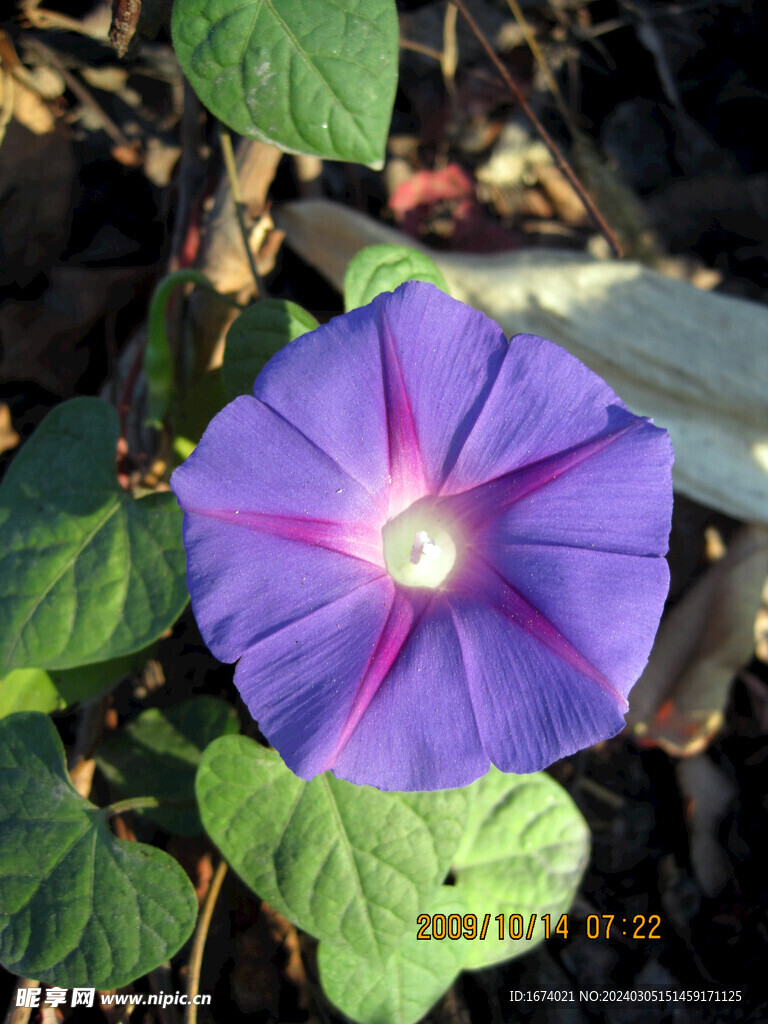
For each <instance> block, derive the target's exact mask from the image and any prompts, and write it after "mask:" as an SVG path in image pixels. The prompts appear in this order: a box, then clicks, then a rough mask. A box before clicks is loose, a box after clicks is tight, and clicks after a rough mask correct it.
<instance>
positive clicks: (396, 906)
mask: <svg viewBox="0 0 768 1024" xmlns="http://www.w3.org/2000/svg"><path fill="white" fill-rule="evenodd" d="M428 796H429V795H428V794H423V797H424V799H423V800H422V801H421V802H420V803H415V802H411V803H410V804H409V802H408V800H404V799H403V798H402V797H401V795H400V794H397V793H381V792H380V791H379V790H376V789H371V788H369V787H368V786H354V785H352V784H351V783H349V782H343V781H340V780H339V779H335V778H334V777H333V776H332V775H329V774H325V775H320V776H317V777H316V778H314V779H313V780H312V781H311V782H303V781H302V780H301V779H299V778H297V777H296V776H295V775H293V773H292V772H290V771H289V770H288V769H287V768H286V767H285V765H284V764H283V763H282V761H281V760H280V758H279V757H278V755H277V754H276V753H275V751H272V750H266V749H264V748H263V747H260V746H258V745H257V744H256V743H254V742H253V741H252V740H249V739H246V738H245V737H242V736H225V737H222V738H221V739H219V740H215V741H214V742H213V743H212V744H211V745H210V746H209V747H208V749H207V750H206V752H205V754H204V755H203V760H202V763H201V765H200V769H199V770H198V773H197V798H198V802H199V805H200V816H201V817H202V819H203V824H204V826H205V828H206V831H207V832H208V834H209V835H210V836H211V838H212V839H213V841H214V842H215V843H216V844H217V846H218V847H219V848H220V850H221V852H222V853H223V854H224V856H225V857H226V858H227V860H228V861H229V863H230V864H231V865H232V866H233V867H234V869H235V870H236V871H237V872H238V874H239V875H240V877H241V878H242V879H243V881H244V882H245V883H246V884H247V885H249V886H250V887H251V888H252V889H253V890H254V891H255V892H257V893H258V895H259V896H261V897H262V898H263V899H266V900H267V901H268V902H269V903H271V904H272V905H273V906H274V907H275V909H276V910H278V911H279V912H280V913H281V914H284V915H285V916H286V917H288V918H290V919H291V920H292V921H293V922H295V923H296V924H297V925H298V926H299V927H301V928H303V929H304V930H305V931H307V932H309V933H310V934H311V935H315V936H316V937H317V938H320V939H327V940H328V941H329V942H332V943H335V944H336V945H341V946H346V947H347V948H348V949H351V950H353V951H354V952H355V954H356V955H358V956H365V955H368V954H376V955H383V954H384V953H385V952H386V951H387V950H389V949H392V948H393V947H394V946H395V945H397V943H398V942H399V940H400V938H401V937H402V936H403V935H405V934H406V933H407V932H408V931H409V929H412V928H413V924H414V921H415V920H416V914H417V913H418V912H419V910H420V909H421V908H422V907H423V906H424V903H425V901H426V899H427V897H429V896H431V895H432V893H433V892H434V890H435V889H436V888H437V886H438V885H439V884H440V882H441V881H442V876H443V864H444V863H445V861H446V859H449V858H450V854H451V853H452V852H453V850H452V849H451V848H449V849H448V850H445V849H443V850H441V851H440V854H439V855H438V852H437V850H436V849H435V840H436V839H437V838H438V837H441V839H442V841H443V842H444V843H447V842H448V841H449V840H450V838H451V837H458V835H459V833H460V823H461V821H462V819H463V817H464V814H465V810H466V805H465V797H464V794H463V793H462V792H461V791H457V790H453V791H450V792H444V793H440V794H436V795H435V800H434V804H432V805H430V802H429V799H428Z"/></svg>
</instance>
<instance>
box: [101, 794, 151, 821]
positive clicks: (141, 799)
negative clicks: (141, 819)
mask: <svg viewBox="0 0 768 1024" xmlns="http://www.w3.org/2000/svg"><path fill="white" fill-rule="evenodd" d="M159 806H160V801H159V800H158V799H157V797H156V796H131V797H128V799H127V800H118V801H117V802H116V803H114V804H109V805H108V806H107V807H102V809H101V813H102V814H103V816H104V817H105V818H113V817H114V816H115V815H116V814H123V813H124V812H125V811H140V810H143V809H144V808H145V807H159Z"/></svg>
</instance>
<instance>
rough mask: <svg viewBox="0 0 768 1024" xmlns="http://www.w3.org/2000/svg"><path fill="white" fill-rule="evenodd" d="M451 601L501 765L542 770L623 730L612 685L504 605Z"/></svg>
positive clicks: (480, 718)
mask: <svg viewBox="0 0 768 1024" xmlns="http://www.w3.org/2000/svg"><path fill="white" fill-rule="evenodd" d="M452 605H453V606H454V609H455V610H454V619H455V624H456V630H457V632H458V635H459V638H460V641H461V650H462V656H463V659H464V665H465V670H466V677H467V680H468V685H469V692H470V694H471V699H472V704H473V707H474V718H475V721H476V722H477V727H478V729H479V730H480V735H481V737H482V743H483V746H484V748H485V751H486V753H487V754H488V756H489V757H490V759H491V760H492V761H493V763H494V764H495V765H496V766H497V767H498V768H500V769H501V770H502V771H505V772H519V773H526V772H535V771H540V770H541V769H542V768H546V767H547V766H548V765H550V764H552V762H553V761H557V760H558V759H559V758H561V757H564V756H566V755H567V754H572V753H574V752H575V751H576V750H580V749H581V748H582V747H587V746H589V745H590V744H592V743H595V742H597V741H598V740H603V739H607V738H608V737H609V736H614V735H616V733H618V732H620V731H621V729H622V728H623V726H624V718H623V708H622V706H621V705H620V704H619V703H618V702H617V700H616V697H615V695H614V694H612V693H611V692H610V690H608V689H605V688H603V687H601V686H599V685H597V684H596V683H595V682H594V680H592V679H589V678H588V677H587V676H585V675H583V674H582V673H581V672H580V671H579V670H578V669H577V668H575V667H573V665H571V664H569V663H568V662H567V661H565V660H564V659H563V658H561V657H560V656H558V654H557V653H555V651H554V650H552V649H551V648H549V647H547V646H546V645H545V644H543V643H542V642H541V641H540V640H539V639H537V638H536V637H534V636H532V635H530V634H529V633H528V632H526V630H525V629H523V628H522V627H521V626H519V625H518V624H517V623H516V622H514V621H513V620H512V619H510V618H509V617H508V616H507V615H505V614H504V613H503V612H502V611H501V610H499V609H497V608H494V607H491V606H490V605H488V604H486V603H484V602H482V601H479V600H477V599H474V598H469V597H464V598H458V597H454V598H452Z"/></svg>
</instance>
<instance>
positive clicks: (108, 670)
mask: <svg viewBox="0 0 768 1024" xmlns="http://www.w3.org/2000/svg"><path fill="white" fill-rule="evenodd" d="M150 651H151V648H147V649H146V650H143V651H138V652H136V653H135V654H126V655H125V656H124V657H122V658H115V659H114V660H113V661H102V662H96V663H95V664H93V665H81V666H79V667H78V668H68V669H60V670H59V671H51V672H46V671H45V670H44V669H41V668H15V669H13V670H12V671H11V672H9V673H8V675H7V676H6V677H5V678H4V679H0V718H5V716H6V715H10V714H13V713H14V712H16V711H45V712H50V711H60V710H61V709H62V708H68V707H71V706H72V705H73V704H78V703H79V702H80V701H84V700H89V699H90V698H91V697H95V696H97V695H98V694H99V693H102V692H103V691H105V690H108V689H110V688H111V687H112V686H114V684H115V683H117V682H118V681H119V680H120V679H122V678H123V676H126V675H128V674H129V673H130V672H132V671H134V669H136V668H138V667H139V666H140V665H141V664H142V662H143V661H144V660H146V658H147V657H148V656H149V654H150Z"/></svg>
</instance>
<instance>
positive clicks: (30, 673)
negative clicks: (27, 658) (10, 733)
mask: <svg viewBox="0 0 768 1024" xmlns="http://www.w3.org/2000/svg"><path fill="white" fill-rule="evenodd" d="M63 707H66V704H65V702H64V698H63V697H62V695H61V694H60V693H59V691H58V689H57V687H56V684H55V683H54V681H53V679H51V677H50V676H49V675H48V673H47V672H46V671H45V670H44V669H42V668H15V669H14V670H13V671H12V672H9V673H8V675H7V676H6V677H5V679H2V680H0V718H5V717H6V716H7V715H12V714H14V713H15V712H17V711H42V712H44V713H48V712H50V711H60V710H61V709H62V708H63Z"/></svg>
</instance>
